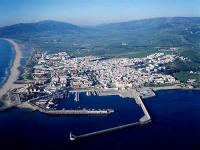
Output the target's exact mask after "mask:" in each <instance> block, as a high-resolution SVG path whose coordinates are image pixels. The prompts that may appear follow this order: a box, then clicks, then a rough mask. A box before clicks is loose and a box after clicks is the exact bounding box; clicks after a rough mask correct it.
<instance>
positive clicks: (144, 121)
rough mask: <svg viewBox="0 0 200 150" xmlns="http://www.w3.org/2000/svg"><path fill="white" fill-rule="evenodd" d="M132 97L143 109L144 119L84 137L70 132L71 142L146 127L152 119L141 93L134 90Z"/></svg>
mask: <svg viewBox="0 0 200 150" xmlns="http://www.w3.org/2000/svg"><path fill="white" fill-rule="evenodd" d="M131 95H132V97H133V98H134V100H135V102H136V103H137V104H138V105H139V106H140V107H141V108H142V111H143V113H144V116H143V117H142V118H140V119H139V121H138V122H133V123H129V124H125V125H121V126H117V127H113V128H108V129H104V130H100V131H95V132H91V133H86V134H82V135H78V136H76V135H74V134H72V133H71V132H70V137H69V139H70V140H71V141H74V140H76V139H78V138H84V137H89V136H94V135H98V134H103V133H107V132H112V131H115V130H120V129H123V128H128V127H133V126H138V125H144V124H147V123H149V122H151V117H150V115H149V113H148V111H147V109H146V107H145V105H144V103H143V101H142V99H141V98H140V96H139V93H138V92H137V91H136V90H133V91H132V94H131Z"/></svg>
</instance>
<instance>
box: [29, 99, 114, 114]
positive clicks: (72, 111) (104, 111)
mask: <svg viewBox="0 0 200 150" xmlns="http://www.w3.org/2000/svg"><path fill="white" fill-rule="evenodd" d="M28 104H30V105H32V106H33V107H34V108H35V109H36V110H38V111H40V112H42V113H45V114H48V115H109V114H112V113H114V109H98V110H96V109H85V108H84V109H61V110H57V109H46V108H43V107H40V106H38V105H36V104H34V103H32V102H30V101H29V102H28Z"/></svg>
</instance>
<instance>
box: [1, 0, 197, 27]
mask: <svg viewBox="0 0 200 150" xmlns="http://www.w3.org/2000/svg"><path fill="white" fill-rule="evenodd" d="M0 2H1V3H0V18H1V23H0V27H3V26H9V25H13V24H18V23H32V22H38V21H43V20H56V21H61V22H68V23H71V24H75V25H79V26H95V25H101V24H109V23H115V22H127V21H132V20H141V19H149V18H160V17H177V16H181V17H182V16H183V17H200V10H199V8H198V6H199V5H200V0H193V1H192V2H191V1H190V0H168V1H161V0H151V1H146V0H141V1H136V0H109V1H106V0H94V1H89V0H76V1H73V0H67V1H66V0H58V1H55V0H42V1H40V0H29V1H25V0H15V1H14V2H12V3H10V2H9V1H6V0H0ZM22 16H23V17H22Z"/></svg>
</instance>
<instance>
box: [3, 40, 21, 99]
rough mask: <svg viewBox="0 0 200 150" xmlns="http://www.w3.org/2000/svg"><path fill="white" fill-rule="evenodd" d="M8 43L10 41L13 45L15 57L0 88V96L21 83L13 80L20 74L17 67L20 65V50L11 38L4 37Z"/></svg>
mask: <svg viewBox="0 0 200 150" xmlns="http://www.w3.org/2000/svg"><path fill="white" fill-rule="evenodd" d="M5 40H6V41H8V42H9V43H11V44H12V45H13V46H14V49H15V59H14V61H13V64H12V67H11V70H10V75H9V77H8V79H7V81H6V82H5V83H4V85H3V86H2V87H1V89H0V98H1V97H2V96H3V95H4V94H6V93H7V92H8V91H10V90H12V89H14V88H18V87H21V86H23V85H20V84H15V83H14V82H15V81H16V80H17V79H18V77H19V75H20V71H19V69H18V68H19V67H20V60H21V57H22V52H21V47H20V46H19V45H18V44H17V43H16V42H15V41H13V40H11V39H5Z"/></svg>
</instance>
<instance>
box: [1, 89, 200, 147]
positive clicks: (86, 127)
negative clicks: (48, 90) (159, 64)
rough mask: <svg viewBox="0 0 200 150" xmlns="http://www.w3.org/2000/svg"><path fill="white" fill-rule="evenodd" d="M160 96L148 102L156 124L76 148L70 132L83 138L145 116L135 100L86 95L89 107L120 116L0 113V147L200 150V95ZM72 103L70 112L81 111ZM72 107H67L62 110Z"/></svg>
mask: <svg viewBox="0 0 200 150" xmlns="http://www.w3.org/2000/svg"><path fill="white" fill-rule="evenodd" d="M156 94H157V96H156V97H154V98H150V99H147V100H144V102H145V105H146V106H147V109H148V110H149V113H150V115H151V117H152V123H150V124H148V125H145V126H140V127H131V128H128V129H124V130H120V131H116V132H112V133H107V134H102V135H98V136H92V137H88V138H84V139H79V140H77V141H74V142H70V141H69V132H70V131H72V132H73V133H74V134H81V133H87V132H91V131H94V130H99V129H104V128H107V127H112V126H115V125H119V124H123V123H128V122H132V121H135V120H137V119H138V118H139V117H141V115H142V113H141V110H140V108H139V107H138V106H137V105H136V104H135V102H134V101H132V100H131V99H122V98H120V97H118V96H108V97H87V96H85V95H81V99H82V100H81V101H82V102H84V107H86V106H87V107H91V106H94V107H101V106H107V108H110V107H113V108H114V109H115V110H117V112H116V113H114V114H113V115H110V116H101V117H94V116H90V117H83V116H82V117H72V116H71V117H55V116H48V115H44V114H41V113H39V112H30V111H29V110H22V109H16V110H12V111H9V112H4V113H0V131H1V134H0V147H1V148H2V149H12V148H14V149H22V150H23V149H29V150H40V149H59V150H64V149H71V148H74V149H112V150H113V149H117V150H121V149H130V150H132V149H136V150H137V149H138V150H143V149H144V150H146V149H148V150H169V149H170V150H180V149H181V150H188V149H190V150H198V149H200V142H199V139H200V117H199V116H200V98H199V97H200V91H182V90H170V91H160V92H157V93H156ZM71 103H73V102H69V106H70V107H72V106H73V105H75V104H71ZM80 103H81V102H80ZM66 104H68V103H66V101H62V103H61V106H66ZM101 104H102V105H101ZM76 105H78V104H76ZM80 106H82V105H81V104H80ZM67 107H68V105H67Z"/></svg>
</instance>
